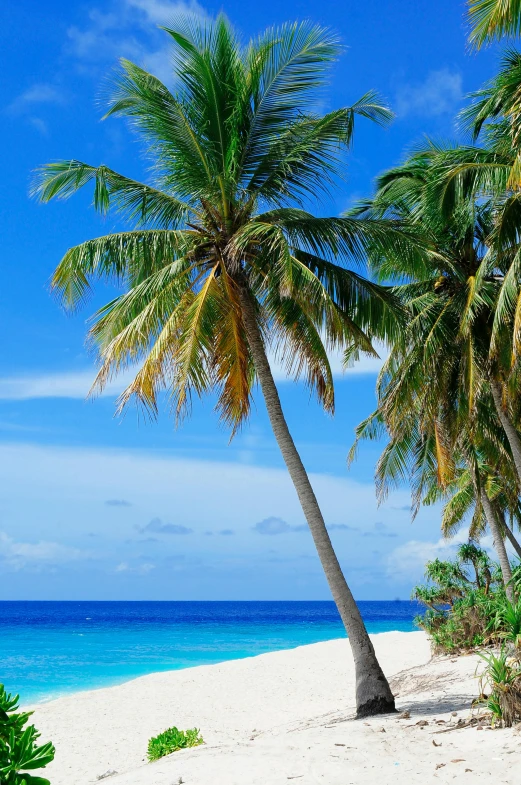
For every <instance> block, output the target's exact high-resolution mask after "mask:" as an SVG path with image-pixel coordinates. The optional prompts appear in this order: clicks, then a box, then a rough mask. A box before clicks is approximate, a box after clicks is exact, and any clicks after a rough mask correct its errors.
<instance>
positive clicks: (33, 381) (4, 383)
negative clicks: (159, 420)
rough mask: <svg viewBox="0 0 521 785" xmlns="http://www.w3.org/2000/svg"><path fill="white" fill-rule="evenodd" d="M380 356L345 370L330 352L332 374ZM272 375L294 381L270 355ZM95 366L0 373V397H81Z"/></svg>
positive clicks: (112, 393)
mask: <svg viewBox="0 0 521 785" xmlns="http://www.w3.org/2000/svg"><path fill="white" fill-rule="evenodd" d="M376 348H377V351H378V352H379V354H380V358H375V357H367V356H363V357H362V358H361V359H360V360H359V362H357V363H356V365H354V366H353V367H352V368H348V369H347V370H344V368H343V361H342V356H341V354H340V353H339V352H336V353H334V354H332V355H331V357H330V363H331V369H332V371H333V376H334V377H336V378H342V377H345V378H349V377H350V376H358V375H364V374H373V375H376V374H377V373H378V372H379V371H380V369H381V367H382V363H383V362H384V360H385V358H386V356H387V350H386V349H385V348H383V349H382V347H379V346H377V347H376ZM270 361H271V364H272V367H273V375H274V377H275V381H277V382H278V383H284V382H291V381H292V379H291V378H288V376H287V374H286V372H285V370H284V368H283V367H282V366H281V365H280V363H277V361H276V360H274V358H273V357H271V358H270ZM134 375H135V370H134V371H133V370H132V369H129V370H127V371H125V372H124V373H122V374H121V375H120V376H118V377H117V378H116V379H114V380H113V381H111V382H110V383H109V384H108V385H107V386H106V387H105V389H104V390H103V392H102V393H101V395H102V396H104V397H110V398H115V397H116V396H118V395H119V394H120V393H121V392H123V390H124V389H125V387H127V385H128V384H130V382H131V381H132V379H133V378H134ZM94 377H95V370H94V369H88V368H86V369H83V370H81V371H65V372H58V373H37V374H21V375H17V376H5V377H3V378H1V377H0V400H4V401H25V400H31V399H37V398H80V399H84V398H86V397H87V395H88V393H89V390H90V388H91V386H92V382H93V381H94Z"/></svg>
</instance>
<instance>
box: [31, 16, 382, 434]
mask: <svg viewBox="0 0 521 785" xmlns="http://www.w3.org/2000/svg"><path fill="white" fill-rule="evenodd" d="M167 33H168V34H169V35H170V36H171V38H172V40H173V43H174V66H175V78H176V87H177V89H176V92H175V93H172V92H170V91H169V90H168V89H167V87H166V86H165V85H164V84H162V83H161V82H160V81H159V80H158V79H157V78H155V77H154V76H152V75H150V74H149V73H147V72H146V71H144V70H143V69H141V68H139V67H138V66H136V65H134V64H133V63H131V62H128V61H126V60H123V61H122V71H121V74H120V76H119V78H118V80H117V82H116V85H115V89H114V91H113V92H112V94H111V96H110V99H109V109H108V112H107V115H106V116H109V115H114V114H119V115H125V116H127V117H129V118H130V120H131V122H132V124H133V126H134V127H135V128H136V130H137V131H138V132H139V134H140V136H141V137H142V139H144V140H145V142H146V144H147V152H148V154H149V156H150V158H151V160H152V175H153V185H143V184H141V183H138V182H135V181H134V180H131V179H129V178H127V177H124V176H122V175H120V174H117V173H116V172H114V171H112V170H111V169H109V168H108V167H106V166H97V167H92V166H88V165H87V164H84V163H81V162H79V161H61V162H57V163H52V164H48V165H46V166H44V167H42V169H41V170H40V172H39V176H38V178H37V182H36V186H35V190H36V192H37V193H38V194H39V196H40V198H41V199H42V200H43V201H48V200H50V199H52V198H53V197H61V198H66V197H68V196H70V195H71V194H72V193H73V192H74V191H76V190H77V189H79V188H81V187H83V186H84V185H86V184H87V183H89V182H93V183H94V205H95V207H96V208H97V209H98V210H100V211H101V212H106V211H107V210H108V209H109V208H112V207H113V208H115V209H116V210H118V211H119V212H120V213H121V214H122V215H123V216H125V217H126V218H128V219H130V221H131V222H132V223H133V224H134V227H133V230H132V231H124V232H119V233H117V234H111V235H109V236H106V237H100V238H98V239H95V240H90V241H88V242H85V243H83V244H81V245H79V246H76V247H74V248H72V249H70V250H69V251H68V252H67V254H66V255H65V256H64V258H63V260H62V261H61V263H60V265H59V267H58V268H57V270H56V272H55V274H54V277H53V287H54V288H55V289H57V290H59V291H60V292H61V294H62V296H63V300H64V302H65V304H66V305H67V306H69V307H71V306H75V305H76V304H77V303H79V302H81V301H82V300H83V299H84V298H85V296H86V294H87V293H88V290H89V287H90V281H91V279H93V278H96V277H108V278H112V279H116V280H119V281H122V282H123V283H124V284H125V287H126V289H127V291H126V292H125V293H124V294H123V295H121V296H119V297H117V298H116V299H114V300H113V301H112V302H110V303H108V304H107V305H106V306H105V307H104V308H102V309H101V311H99V312H98V314H97V315H96V317H95V323H94V326H93V327H92V330H91V338H92V339H93V340H94V342H95V343H96V345H97V346H98V347H99V350H100V357H101V360H102V365H101V368H100V371H99V374H98V377H97V380H96V385H97V386H98V387H103V385H104V384H105V383H106V381H107V380H108V379H109V378H110V376H111V375H112V374H113V373H115V372H118V371H119V370H121V369H122V368H123V367H124V366H126V365H128V364H130V365H134V364H140V366H141V367H140V369H139V371H138V372H137V374H136V377H135V380H134V381H133V383H132V384H131V385H130V386H129V387H128V388H127V390H126V391H125V392H124V393H123V395H122V398H121V403H122V404H125V403H126V402H127V401H128V400H129V399H130V398H131V396H135V397H136V398H137V399H138V400H139V401H140V402H142V403H143V404H144V405H145V406H146V407H147V408H148V409H149V410H150V411H155V410H156V407H157V396H158V392H159V391H160V390H161V389H164V388H165V387H168V388H169V390H170V393H171V396H172V399H173V403H174V407H175V409H176V411H177V413H178V414H181V413H182V412H183V410H185V409H186V407H187V404H189V402H190V397H191V394H192V393H193V392H195V393H196V394H202V393H204V392H206V391H208V390H210V389H214V388H217V389H218V390H219V391H220V396H219V402H218V407H219V409H220V412H221V414H222V416H223V418H224V420H225V421H226V422H227V423H228V424H230V425H231V427H232V428H236V427H237V426H238V425H239V424H240V423H241V421H242V420H243V419H244V417H246V416H247V415H248V412H249V408H250V394H251V389H252V384H253V382H254V378H255V371H254V367H253V363H252V357H251V352H250V350H249V347H248V343H247V340H246V337H245V332H244V326H243V323H242V319H241V306H240V302H239V291H238V290H239V287H240V286H241V285H245V286H246V287H247V288H248V291H249V293H250V295H251V296H252V297H253V300H254V304H255V309H256V313H257V318H258V321H259V325H260V327H261V329H262V331H263V332H264V334H265V335H269V337H270V339H271V341H272V343H273V344H274V349H275V350H276V351H278V352H279V354H280V355H281V359H282V361H283V362H284V363H285V364H286V366H287V370H288V372H290V373H295V374H296V375H297V376H299V375H300V374H302V373H305V375H306V379H307V382H308V384H309V385H310V386H311V388H312V389H313V390H314V391H315V392H316V393H317V395H318V397H319V399H320V400H321V401H322V403H323V404H324V406H325V407H326V409H329V410H332V409H333V406H334V391H333V379H332V374H331V368H330V365H329V361H328V356H327V351H326V349H327V348H329V347H334V346H337V345H345V344H351V345H354V346H355V347H358V348H361V349H363V350H366V351H368V352H372V351H373V350H372V347H371V344H370V341H369V339H368V337H367V336H366V334H365V333H364V331H363V327H364V326H366V325H368V324H369V323H372V324H376V323H380V324H383V321H382V318H381V317H383V316H384V314H385V313H386V305H385V296H384V295H383V292H382V290H379V289H378V287H375V286H372V285H371V284H370V283H369V282H367V281H364V280H363V279H362V278H361V277H360V276H358V275H357V274H356V273H354V272H352V271H349V270H347V269H346V268H345V267H343V266H339V265H338V264H337V263H335V260H336V259H337V257H339V256H341V257H343V258H344V259H345V258H346V257H354V256H356V255H357V254H359V253H360V252H361V251H362V249H363V245H364V238H365V236H366V235H367V234H370V232H371V227H366V226H365V225H363V224H361V223H359V222H358V223H357V222H354V221H352V220H351V221H350V220H349V219H338V218H316V217H314V216H313V215H311V214H310V213H308V212H306V211H305V210H304V209H303V207H304V202H305V201H306V200H309V199H313V200H315V199H316V198H317V194H320V193H321V192H322V193H324V192H325V191H327V189H328V188H329V186H331V184H332V183H333V182H334V179H335V178H336V177H337V176H338V175H339V174H340V173H341V171H342V167H343V151H344V150H345V148H347V147H348V146H349V144H350V142H351V139H352V132H353V123H354V118H355V116H356V115H361V116H364V117H367V118H369V119H371V120H373V121H376V122H378V123H382V124H383V123H386V122H387V121H388V120H389V119H390V117H391V113H390V112H389V111H388V110H387V109H386V108H385V107H383V106H382V105H380V103H379V102H378V100H377V98H376V96H375V94H373V93H368V94H366V95H365V96H364V97H363V98H362V99H361V100H360V101H358V102H356V103H355V104H354V105H353V106H352V107H350V108H346V109H338V110H334V111H331V112H329V113H328V114H326V115H324V116H319V115H318V114H316V113H313V112H312V111H310V106H312V105H313V100H316V99H314V95H315V93H316V92H317V89H320V88H321V86H322V84H323V82H324V77H325V75H326V73H327V69H328V67H329V66H330V65H331V63H332V61H334V60H335V58H336V57H337V55H338V53H339V44H338V40H337V38H336V36H335V35H334V34H332V33H331V32H329V31H327V30H324V29H322V28H319V27H316V26H312V25H310V24H307V23H303V24H293V25H285V26H283V27H281V28H279V29H272V30H268V31H267V33H266V34H265V35H264V36H262V37H260V38H259V39H258V40H256V41H254V42H251V43H250V44H249V45H248V46H247V47H242V46H241V44H240V42H239V41H238V39H237V36H236V34H235V32H234V31H233V29H232V28H231V26H230V25H229V23H228V22H227V20H226V19H225V18H224V17H223V16H221V17H219V19H218V20H217V22H216V23H215V24H213V25H201V24H197V23H195V22H193V21H192V22H190V21H186V20H185V21H184V22H183V23H179V24H178V25H177V26H176V27H175V29H174V28H171V29H168V30H167ZM374 231H375V232H377V227H376V226H375V227H374ZM355 308H356V309H357V314H358V324H355V322H354V321H353V319H352V314H353V313H354V310H355ZM393 323H394V322H393V320H388V323H387V327H386V328H384V331H385V329H389V330H392V329H393Z"/></svg>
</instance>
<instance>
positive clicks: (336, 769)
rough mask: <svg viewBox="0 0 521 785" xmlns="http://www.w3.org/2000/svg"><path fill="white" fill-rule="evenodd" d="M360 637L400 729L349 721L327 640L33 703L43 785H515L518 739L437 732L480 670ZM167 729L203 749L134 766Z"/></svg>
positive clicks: (407, 643)
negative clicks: (46, 761) (51, 748)
mask: <svg viewBox="0 0 521 785" xmlns="http://www.w3.org/2000/svg"><path fill="white" fill-rule="evenodd" d="M372 638H373V641H374V645H375V648H376V651H377V654H378V657H379V659H380V662H381V663H382V666H383V667H384V670H385V672H386V673H387V675H388V676H389V677H391V679H392V686H393V689H394V690H395V694H396V695H397V706H398V707H399V709H400V710H401V711H404V710H407V711H409V712H410V718H409V719H398V718H397V716H396V715H389V716H385V717H379V718H375V719H370V720H368V721H365V722H364V721H361V720H354V719H353V712H354V703H353V665H352V660H351V655H350V650H349V644H348V642H347V641H346V640H334V641H329V642H326V643H318V644H313V645H310V646H302V647H300V648H297V649H291V650H287V651H280V652H275V653H272V654H263V655H260V656H258V657H252V658H249V659H245V660H237V661H234V662H225V663H222V664H220V665H210V666H201V667H198V668H190V669H186V670H182V671H170V672H167V673H154V674H151V675H149V676H144V677H141V678H139V679H135V680H133V681H129V682H127V683H126V684H122V685H120V686H118V687H112V688H109V689H101V690H93V691H90V692H83V693H76V694H74V695H70V696H68V697H64V698H60V699H59V700H55V701H52V702H49V703H46V704H42V705H40V706H38V707H37V708H36V712H35V717H34V721H35V724H36V726H37V727H38V728H39V729H40V730H41V732H42V741H46V740H48V739H52V740H53V742H54V743H55V745H56V759H55V761H54V762H53V763H52V764H51V765H50V766H49V767H48V768H47V769H46V772H47V774H46V776H48V777H49V778H50V780H51V783H52V785H86V783H91V782H95V781H96V780H97V778H98V777H99V776H100V775H103V774H105V773H106V772H108V771H115V772H117V774H114V775H112V776H111V777H110V778H107V779H106V780H103V782H104V783H105V782H106V783H107V785H178V783H181V782H182V783H186V785H282V784H283V783H284V785H292V783H293V781H295V785H317V783H324V785H350V784H351V783H352V784H353V785H355V784H356V785H360V784H361V783H362V784H363V785H365V784H366V783H367V785H387V783H402V784H403V785H415V784H416V783H421V784H422V785H427V784H428V783H445V782H453V781H454V780H457V781H458V782H460V781H461V782H464V783H478V782H479V783H481V782H483V783H484V782H488V783H492V785H500V784H501V783H508V784H509V785H514V783H515V785H519V783H520V782H521V733H518V732H516V730H513V729H510V730H490V729H483V730H477V729H476V727H471V728H465V729H463V730H458V729H453V730H450V732H448V733H439V731H440V730H443V729H444V728H447V727H450V726H451V725H452V726H455V724H456V723H457V721H458V720H459V719H460V718H463V719H465V718H467V717H468V716H469V714H470V704H471V701H472V699H473V698H474V697H475V696H476V695H477V690H478V683H477V680H476V677H475V671H476V666H477V665H478V663H481V661H480V660H479V659H478V658H477V657H476V656H469V657H460V658H446V657H443V658H435V659H431V657H430V651H429V645H428V642H427V639H426V637H425V635H424V633H421V632H416V633H400V632H390V633H382V634H379V635H374V636H372ZM455 712H457V714H456V715H455V714H454V713H455ZM422 720H424V721H426V723H427V724H424V723H423V724H422V722H421V721H422ZM440 720H445V724H442V723H439V724H438V722H439V721H440ZM418 723H421V724H418ZM171 725H177V726H178V727H179V728H192V727H194V726H195V727H198V728H200V729H201V733H202V735H203V737H204V739H205V742H206V744H205V745H204V746H202V747H198V748H195V749H191V750H183V751H180V752H176V753H174V754H173V755H171V756H169V757H168V758H163V759H162V760H160V761H157V762H156V763H152V764H150V763H147V762H146V757H145V753H146V747H147V741H148V739H149V737H150V736H152V735H155V734H157V733H159V732H160V731H162V730H164V729H166V728H168V727H169V726H171Z"/></svg>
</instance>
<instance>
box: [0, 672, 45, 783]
mask: <svg viewBox="0 0 521 785" xmlns="http://www.w3.org/2000/svg"><path fill="white" fill-rule="evenodd" d="M18 700H19V698H18V695H10V694H9V693H8V692H6V691H5V688H4V685H3V684H0V785H49V780H46V779H43V777H35V776H33V775H32V774H28V773H27V772H30V771H34V770H35V769H43V768H44V766H47V764H48V763H50V762H51V761H52V760H54V747H53V745H52V744H51V742H47V744H42V745H40V746H38V745H37V743H36V742H37V739H39V738H40V734H39V733H38V731H37V730H36V728H35V727H34V725H29V726H28V727H25V725H27V722H28V720H29V717H30V716H31V714H32V712H20V713H18V711H17V710H18Z"/></svg>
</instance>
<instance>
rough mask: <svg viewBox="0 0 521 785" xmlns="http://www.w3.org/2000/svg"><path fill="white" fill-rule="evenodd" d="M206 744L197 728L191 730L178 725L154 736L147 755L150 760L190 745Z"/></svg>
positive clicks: (149, 743)
mask: <svg viewBox="0 0 521 785" xmlns="http://www.w3.org/2000/svg"><path fill="white" fill-rule="evenodd" d="M200 744H204V739H203V737H202V736H201V734H200V733H199V730H198V729H197V728H192V729H191V730H186V731H185V730H178V729H177V728H176V727H172V728H168V730H165V731H163V733H159V734H158V735H157V736H153V737H152V738H151V739H150V741H149V742H148V751H147V756H148V760H149V761H150V762H152V761H154V760H159V758H164V756H165V755H170V754H171V753H172V752H177V751H178V750H184V749H187V748H188V747H198V746H199V745H200Z"/></svg>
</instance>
